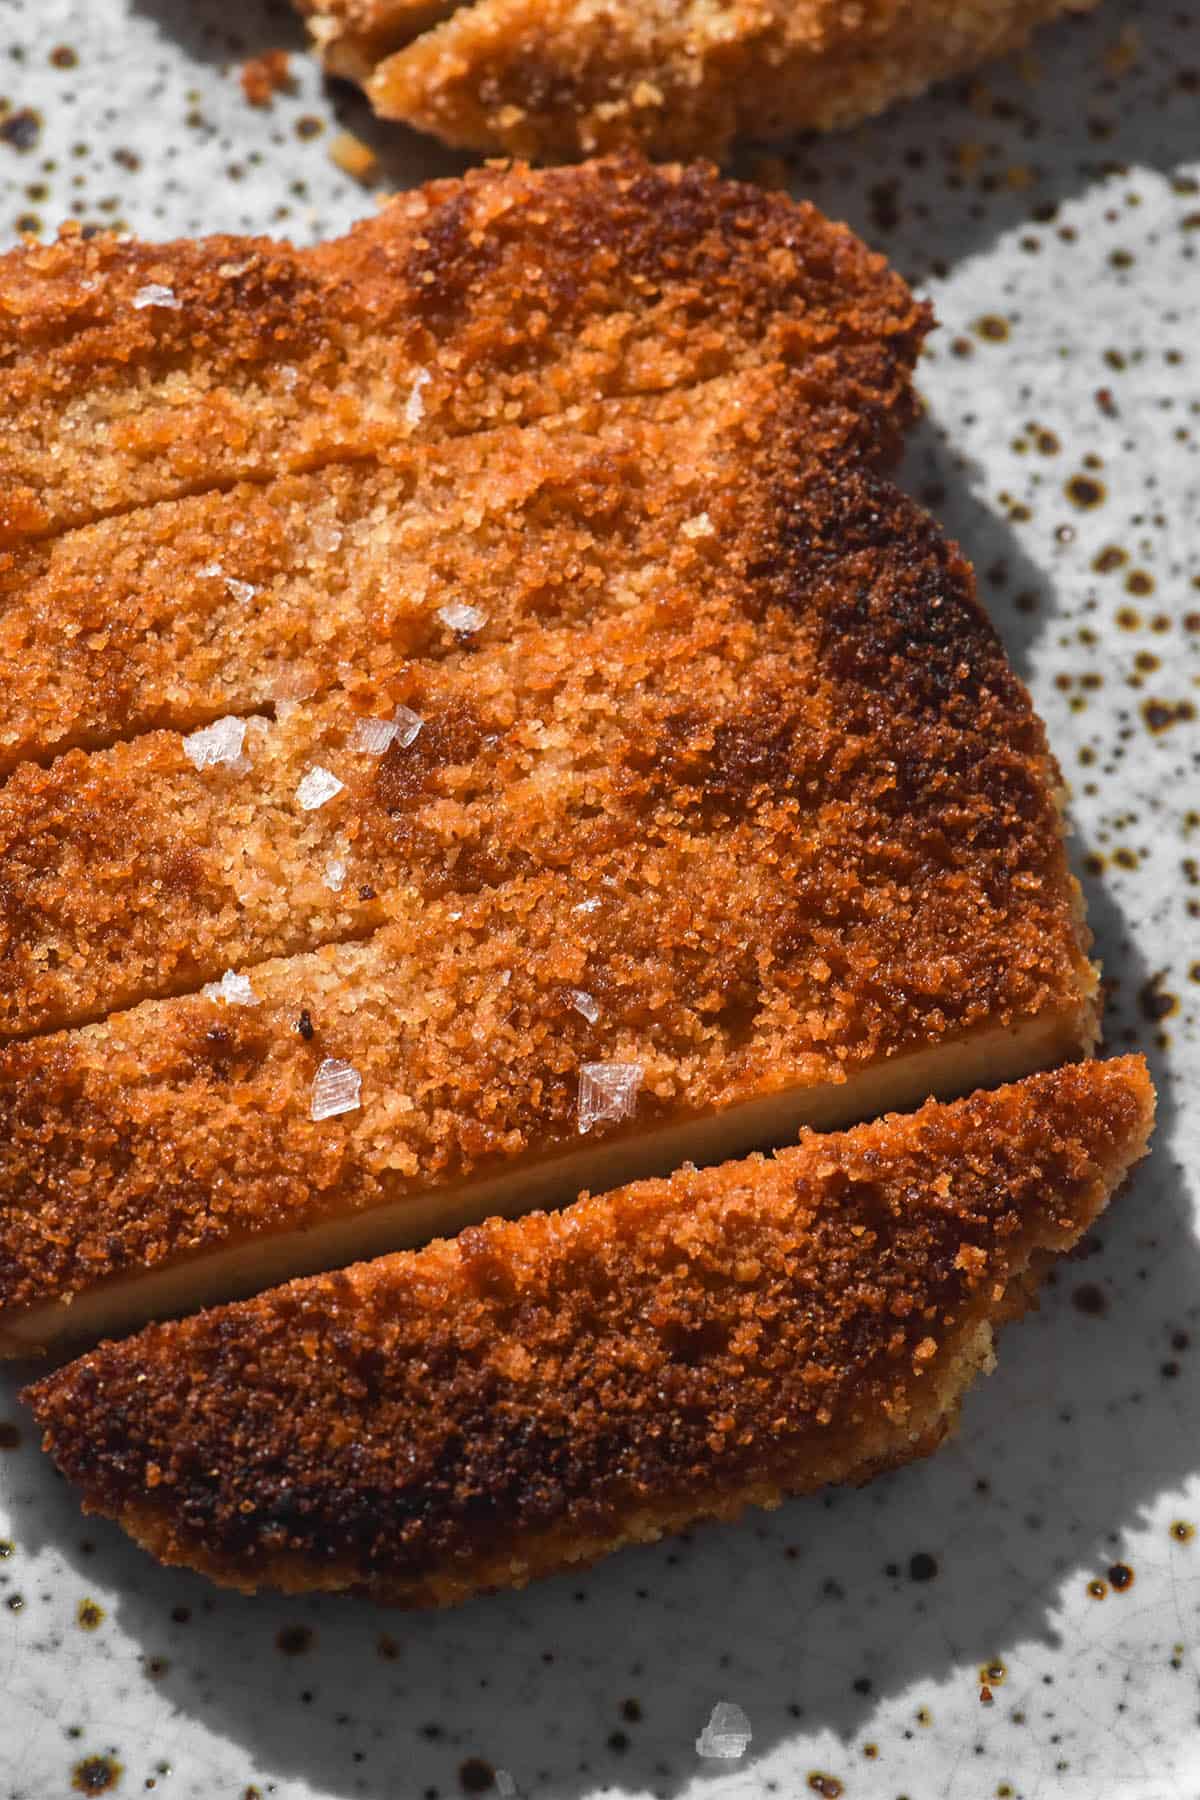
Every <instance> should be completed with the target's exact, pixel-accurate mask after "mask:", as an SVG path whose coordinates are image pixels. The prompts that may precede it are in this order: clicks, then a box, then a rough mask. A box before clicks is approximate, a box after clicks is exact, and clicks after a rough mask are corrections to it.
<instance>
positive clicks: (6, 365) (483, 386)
mask: <svg viewBox="0 0 1200 1800" xmlns="http://www.w3.org/2000/svg"><path fill="white" fill-rule="evenodd" d="M928 325H929V315H928V309H927V307H925V306H924V305H922V304H920V303H918V302H917V301H915V300H914V299H913V297H912V295H911V294H910V293H909V291H908V289H907V288H906V287H905V285H904V283H903V282H902V281H901V280H900V278H899V277H898V276H896V275H894V274H892V273H891V271H890V270H888V268H887V266H886V264H885V263H884V262H883V260H882V258H880V257H877V256H873V255H872V254H871V253H870V252H869V251H868V250H867V249H866V248H865V247H864V245H862V244H861V243H860V242H859V241H858V239H856V238H855V237H854V236H853V235H852V234H851V233H850V232H849V231H848V230H847V229H846V228H845V227H844V226H840V225H831V224H830V223H829V222H828V220H826V219H824V218H822V217H821V215H820V214H819V213H817V212H816V211H815V209H814V208H812V207H810V206H806V205H795V204H793V203H792V202H791V201H789V200H787V199H784V198H782V197H780V196H777V195H768V194H764V193H763V192H761V191H760V190H759V189H757V188H754V187H748V186H740V185H738V184H735V183H731V182H723V181H720V180H719V179H718V178H717V176H716V174H715V171H713V170H712V169H709V168H707V167H695V168H690V169H680V168H670V167H668V168H651V167H649V166H648V165H647V164H645V163H643V162H641V161H639V160H637V159H618V160H615V161H607V162H595V163H592V164H590V165H588V166H587V167H585V168H576V169H560V170H552V171H549V172H545V173H540V174H539V173H531V172H530V171H529V170H528V169H525V168H522V167H519V166H517V167H500V166H493V167H489V168H486V169H479V170H475V171H473V172H472V173H470V174H468V175H467V176H465V177H464V178H463V179H462V180H461V181H445V182H435V183H431V184H430V185H429V186H427V187H424V188H420V189H416V190H414V191H412V192H410V193H406V194H402V195H400V196H398V197H397V198H396V199H395V200H394V201H393V202H392V203H391V205H390V206H388V207H387V208H386V210H384V211H383V212H382V213H380V214H379V215H378V216H377V217H376V218H373V219H370V220H367V221H365V222H363V223H361V224H359V225H356V226H355V227H354V228H353V230H351V231H350V232H349V233H347V235H346V236H345V237H342V238H337V239H334V240H333V241H332V242H329V243H324V244H318V245H315V246H313V247H312V248H311V249H304V250H297V249H295V248H293V247H292V246H291V245H289V244H285V243H274V242H271V241H268V240H264V239H257V238H254V239H251V238H233V237H227V238H209V239H202V240H199V241H197V242H180V243H174V244H147V243H141V242H138V241H136V240H133V239H127V238H118V237H107V238H106V237H97V238H94V239H90V240H85V239H84V238H82V237H79V236H75V237H67V238H64V239H62V240H60V241H59V242H58V243H57V244H53V245H48V246H28V247H25V248H23V249H18V250H13V251H10V252H9V253H8V254H7V255H6V256H4V257H0V410H2V411H3V415H4V418H5V432H4V439H3V443H2V444H0V550H2V549H3V547H4V546H5V545H9V546H13V547H16V548H17V549H18V550H19V548H20V546H21V544H22V542H23V541H24V540H25V539H27V538H29V537H31V536H39V535H40V536H45V535H49V534H52V533H54V532H56V531H61V530H64V529H66V528H68V527H71V526H78V525H83V524H86V523H88V522H89V521H91V520H95V519H97V518H101V517H103V516H105V515H106V514H109V513H115V512H121V511H129V510H131V509H132V508H134V507H136V506H139V505H145V504H149V503H151V502H154V501H159V500H167V499H171V498H177V497H179V496H181V495H186V494H195V493H202V492H207V491H210V490H213V489H222V488H228V487H231V486H233V485H234V484H235V483H237V482H238V481H241V480H247V479H249V480H256V481H265V480H268V479H270V478H271V477H274V476H277V475H281V474H286V473H289V472H298V471H302V470H306V469H313V468H318V467H321V466H323V465H324V464H326V463H331V462H338V461H342V462H346V461H362V460H366V459H369V458H371V457H377V456H386V455H387V454H388V453H390V452H391V451H393V450H395V449H397V448H403V447H404V446H405V445H407V444H408V443H410V442H411V441H413V440H420V441H421V442H435V441H439V440H441V439H444V438H447V437H451V436H459V435H462V434H465V433H468V432H472V431H479V430H483V429H486V428H489V427H494V426H496V425H500V424H505V423H511V424H520V423H527V422H529V421H531V420H533V419H538V418H542V417H545V416H547V415H550V414H555V413H559V412H562V411H564V410H566V409H568V408H570V407H571V406H574V405H576V404H577V403H579V402H580V401H593V400H597V399H603V398H606V397H607V398H611V397H614V396H620V395H634V394H650V393H659V392H663V391H665V390H668V389H672V388H677V387H683V386H688V385H691V384H693V383H695V382H697V381H702V380H706V379H709V378H711V377H712V376H715V375H719V374H722V373H725V372H728V371H730V370H735V369H740V368H748V367H757V366H762V365H763V364H772V363H776V362H783V363H786V364H788V365H790V366H792V367H794V368H796V369H798V370H801V371H802V372H803V373H804V375H805V377H806V378H807V380H808V381H809V382H810V384H811V387H812V391H813V393H814V394H818V393H823V394H824V395H826V396H827V398H829V399H831V400H832V401H833V402H834V403H835V404H838V405H841V406H843V407H846V408H848V409H861V411H862V413H863V415H864V421H865V422H867V421H875V422H876V423H877V424H878V427H879V429H880V433H881V436H882V439H883V441H884V443H885V444H889V443H890V444H893V445H894V443H895V433H896V427H897V425H898V426H899V427H900V428H903V426H904V425H905V424H906V423H907V422H908V420H909V418H910V417H911V415H912V407H913V403H912V396H911V390H910V376H911V370H912V364H913V360H914V358H915V356H916V353H917V350H918V348H919V345H920V341H921V338H922V337H923V335H924V333H925V331H926V330H927V329H928ZM2 575H3V570H2V568H0V579H2Z"/></svg>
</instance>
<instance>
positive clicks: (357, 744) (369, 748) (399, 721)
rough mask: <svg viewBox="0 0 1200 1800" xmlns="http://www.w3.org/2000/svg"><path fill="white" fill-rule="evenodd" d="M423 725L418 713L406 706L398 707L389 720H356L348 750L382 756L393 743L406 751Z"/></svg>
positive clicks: (365, 754) (366, 754)
mask: <svg viewBox="0 0 1200 1800" xmlns="http://www.w3.org/2000/svg"><path fill="white" fill-rule="evenodd" d="M424 723H425V721H424V719H423V718H422V717H421V715H420V713H415V712H413V711H412V709H411V708H410V707H407V706H398V707H397V708H396V710H395V712H394V713H393V714H392V716H391V718H390V719H356V720H355V722H354V730H353V731H352V732H351V734H350V748H351V749H352V750H357V751H359V752H360V753H361V754H362V755H364V756H382V755H383V754H384V752H385V751H386V750H390V749H391V747H392V745H393V744H394V743H395V744H399V746H400V748H401V749H402V750H407V749H408V746H409V745H410V744H411V743H413V742H414V741H415V739H416V738H417V737H418V736H419V735H420V731H421V727H422V725H424Z"/></svg>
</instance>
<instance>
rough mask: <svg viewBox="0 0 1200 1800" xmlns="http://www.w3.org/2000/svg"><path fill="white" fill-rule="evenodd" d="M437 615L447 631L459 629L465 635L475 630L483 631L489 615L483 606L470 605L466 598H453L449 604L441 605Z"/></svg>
mask: <svg viewBox="0 0 1200 1800" xmlns="http://www.w3.org/2000/svg"><path fill="white" fill-rule="evenodd" d="M437 616H438V618H439V619H440V620H441V621H442V624H443V625H444V626H445V627H446V630H447V631H459V632H461V633H462V634H463V636H464V637H466V636H469V635H470V633H471V632H473V631H482V629H483V627H484V626H485V625H486V624H487V617H488V616H487V614H486V613H485V612H484V611H483V609H482V608H481V607H478V606H468V605H467V603H466V601H465V600H452V601H451V602H450V604H449V606H439V607H438V614H437Z"/></svg>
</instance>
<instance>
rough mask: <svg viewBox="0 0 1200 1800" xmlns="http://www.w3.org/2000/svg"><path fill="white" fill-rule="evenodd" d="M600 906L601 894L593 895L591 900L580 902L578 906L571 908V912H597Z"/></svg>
mask: <svg viewBox="0 0 1200 1800" xmlns="http://www.w3.org/2000/svg"><path fill="white" fill-rule="evenodd" d="M599 904H600V896H599V894H593V895H592V898H591V899H590V900H581V901H580V902H579V904H578V906H573V907H572V908H571V911H572V912H595V910H596V908H597V907H598V906H599Z"/></svg>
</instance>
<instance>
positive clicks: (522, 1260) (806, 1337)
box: [25, 1057, 1154, 1607]
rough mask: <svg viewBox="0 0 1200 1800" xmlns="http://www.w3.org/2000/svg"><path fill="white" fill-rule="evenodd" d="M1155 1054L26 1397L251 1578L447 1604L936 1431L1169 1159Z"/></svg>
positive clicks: (280, 1303)
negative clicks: (1075, 1249)
mask: <svg viewBox="0 0 1200 1800" xmlns="http://www.w3.org/2000/svg"><path fill="white" fill-rule="evenodd" d="M1153 1116H1154V1095H1153V1089H1152V1087H1151V1085H1150V1081H1149V1078H1148V1075H1147V1072H1146V1067H1145V1064H1144V1062H1143V1061H1142V1059H1141V1058H1140V1057H1125V1058H1122V1059H1120V1060H1118V1061H1113V1062H1106V1063H1103V1062H1102V1063H1096V1062H1091V1063H1083V1064H1078V1065H1075V1066H1073V1067H1069V1068H1065V1069H1059V1070H1057V1071H1055V1072H1053V1073H1050V1074H1046V1075H1041V1076H1034V1077H1031V1078H1030V1079H1027V1080H1025V1081H1022V1082H1020V1083H1018V1084H1016V1085H1015V1086H1012V1087H1007V1088H1002V1089H1000V1090H999V1091H998V1092H990V1093H977V1094H974V1095H973V1096H972V1097H971V1098H970V1099H968V1100H964V1101H960V1102H957V1103H955V1104H952V1105H938V1104H935V1103H933V1102H931V1103H929V1104H928V1105H926V1106H923V1107H922V1108H921V1110H920V1111H919V1112H917V1113H915V1114H913V1115H911V1116H892V1117H889V1118H884V1119H880V1120H878V1121H876V1122H875V1123H873V1124H870V1125H864V1126H861V1127H859V1128H858V1129H857V1130H854V1131H850V1132H846V1133H844V1134H838V1135H832V1136H813V1135H811V1134H806V1135H805V1136H804V1137H803V1138H802V1140H801V1141H800V1143H799V1145H798V1146H796V1147H795V1148H792V1149H787V1150H782V1151H780V1152H779V1153H777V1154H776V1155H775V1156H774V1157H773V1158H772V1159H770V1160H762V1159H752V1160H751V1161H749V1162H743V1163H728V1164H726V1165H725V1166H724V1167H721V1168H711V1169H705V1170H694V1169H693V1170H686V1169H685V1170H680V1171H679V1172H677V1173H676V1174H674V1175H673V1176H672V1177H671V1178H670V1179H669V1180H666V1181H660V1182H645V1183H641V1184H639V1185H637V1186H633V1187H627V1188H625V1189H623V1190H621V1191H618V1192H614V1193H604V1194H601V1195H599V1196H597V1197H596V1198H593V1199H581V1200H580V1201H578V1202H577V1203H576V1204H575V1205H573V1206H570V1207H568V1208H567V1209H566V1211H564V1212H562V1213H559V1214H557V1215H552V1216H547V1215H546V1214H532V1215H527V1216H525V1217H523V1218H521V1219H520V1220H518V1221H517V1222H515V1223H504V1222H502V1221H499V1220H490V1221H489V1222H488V1223H487V1224H486V1225H481V1226H479V1227H477V1228H472V1229H470V1230H467V1231H464V1232H462V1233H461V1234H460V1236H459V1237H458V1238H456V1239H454V1240H453V1241H450V1242H447V1241H440V1242H436V1243H432V1244H430V1245H428V1246H427V1248H425V1249H424V1250H422V1251H420V1252H417V1253H416V1254H412V1255H396V1256H391V1257H386V1258H383V1259H381V1260H379V1261H376V1262H371V1263H360V1264H358V1265H356V1266H354V1267H352V1268H348V1269H345V1270H343V1271H341V1272H338V1273H335V1274H322V1275H319V1276H317V1277H316V1278H315V1279H312V1280H308V1281H298V1282H294V1283H292V1284H291V1285H290V1286H287V1287H281V1288H276V1289H274V1290H273V1291H271V1292H268V1293H264V1294H261V1295H260V1296H259V1297H258V1298H256V1299H254V1300H252V1301H249V1302H247V1303H245V1304H242V1305H234V1306H226V1307H219V1308H216V1309H214V1310H212V1311H210V1312H206V1313H202V1314H201V1315H200V1316H199V1317H196V1318H191V1319H187V1320H184V1321H182V1322H180V1323H176V1324H170V1325H160V1326H152V1327H150V1328H149V1329H148V1330H146V1331H145V1332H143V1333H142V1334H141V1335H139V1336H138V1337H135V1338H133V1339H132V1340H131V1341H127V1342H124V1343H110V1344H105V1345H102V1346H101V1347H100V1348H99V1349H97V1350H95V1351H93V1352H92V1353H91V1354H89V1355H87V1356H84V1357H82V1358H81V1359H80V1360H78V1361H76V1362H73V1363H70V1364H68V1365H67V1366H66V1367H65V1368H61V1369H59V1370H58V1371H56V1372H55V1373H53V1374H50V1375H47V1376H45V1377H44V1378H43V1379H42V1380H40V1381H39V1382H37V1383H36V1384H35V1385H34V1386H33V1387H32V1388H30V1389H29V1390H28V1391H27V1393H26V1395H25V1398H26V1400H27V1401H28V1403H29V1405H30V1406H31V1407H32V1409H33V1413H34V1417H35V1419H36V1420H37V1422H38V1424H39V1425H40V1426H41V1427H42V1430H43V1432H44V1434H45V1436H44V1444H45V1447H46V1449H47V1450H48V1451H49V1453H50V1454H51V1456H52V1457H53V1458H54V1460H55V1462H56V1463H57V1465H58V1467H59V1468H60V1470H61V1471H62V1472H63V1474H64V1475H66V1476H67V1477H68V1478H69V1479H70V1480H71V1481H73V1482H74V1483H75V1484H76V1485H77V1487H78V1488H79V1490H80V1493H81V1495H82V1498H83V1503H84V1507H85V1509H86V1510H87V1511H89V1512H97V1513H101V1514H104V1515H106V1516H108V1517H110V1518H113V1519H116V1520H117V1521H118V1523H119V1524H121V1525H122V1526H123V1527H124V1529H125V1530H126V1531H127V1532H129V1533H130V1534H131V1535H132V1536H133V1537H134V1538H135V1539H136V1540H137V1541H138V1542H139V1543H140V1544H142V1545H143V1546H145V1548H146V1549H148V1550H150V1551H151V1552H152V1553H153V1554H154V1555H155V1556H156V1557H158V1558H159V1559H160V1560H161V1561H162V1562H164V1563H167V1564H175V1565H182V1566H184V1567H187V1568H191V1569H196V1570H199V1571H201V1572H202V1573H203V1574H205V1575H208V1576H210V1577H211V1578H212V1579H214V1580H215V1581H218V1582H220V1583H222V1584H225V1585H228V1586H231V1587H235V1588H240V1589H243V1590H247V1591H253V1590H254V1589H257V1588H278V1589H283V1590H285V1591H288V1592H293V1593H294V1592H301V1591H304V1590H312V1589H327V1590H339V1589H352V1590H354V1591H356V1592H360V1593H366V1594H370V1595H372V1596H374V1597H375V1598H377V1599H380V1600H383V1601H387V1602H391V1603H394V1604H398V1605H402V1606H412V1607H416V1606H442V1605H449V1604H453V1603H455V1602H457V1601H461V1600H464V1599H466V1598H468V1597H469V1596H471V1595H472V1594H475V1593H478V1592H482V1591H488V1590H494V1589H497V1588H509V1587H523V1586H524V1585H525V1584H526V1583H527V1582H528V1581H529V1580H531V1579H533V1578H534V1577H537V1576H542V1575H548V1574H553V1573H555V1572H557V1571H561V1570H565V1569H578V1567H579V1566H580V1565H581V1564H584V1563H588V1562H591V1561H594V1560H595V1559H596V1558H598V1557H599V1556H602V1555H604V1554H606V1553H607V1552H609V1551H612V1550H616V1549H619V1548H621V1547H622V1546H624V1545H629V1544H634V1543H644V1542H647V1541H652V1540H654V1539H656V1538H658V1537H661V1536H662V1535H663V1533H664V1532H670V1531H677V1530H680V1529H682V1528H684V1527H685V1526H687V1525H690V1524H693V1523H695V1522H696V1521H698V1520H700V1519H704V1518H723V1519H728V1518H732V1517H734V1516H736V1515H737V1514H738V1513H739V1512H740V1511H741V1510H742V1509H743V1508H744V1507H745V1506H747V1505H755V1506H766V1507H773V1506H776V1505H778V1504H779V1502H780V1500H781V1499H782V1498H783V1496H784V1495H785V1494H787V1493H797V1492H808V1491H811V1490H813V1489H815V1488H819V1487H823V1486H824V1485H826V1484H827V1483H830V1482H845V1481H849V1482H856V1483H857V1482H862V1481H865V1480H868V1479H869V1478H870V1477H871V1476H873V1475H876V1474H878V1473H879V1472H880V1471H881V1470H883V1469H887V1468H893V1467H895V1466H897V1465H898V1464H902V1463H905V1462H908V1461H910V1460H912V1459H913V1458H915V1457H919V1456H923V1455H925V1454H927V1453H928V1452H930V1451H931V1450H933V1449H935V1448H936V1447H937V1445H938V1444H939V1443H940V1442H941V1441H942V1439H943V1438H944V1437H945V1435H946V1434H947V1432H948V1431H949V1430H950V1429H952V1428H953V1426H954V1423H955V1421H956V1417H957V1413H958V1408H959V1403H960V1401H961V1398H962V1395H963V1393H964V1391H965V1390H966V1389H967V1388H968V1387H969V1386H970V1385H971V1383H972V1382H973V1381H974V1379H975V1378H976V1377H977V1376H978V1375H979V1374H980V1373H983V1372H985V1371H988V1370H990V1369H991V1368H992V1366H993V1362H994V1332H995V1329H996V1327H997V1326H998V1325H1000V1324H1002V1323H1004V1322H1005V1321H1006V1320H1008V1319H1009V1318H1011V1317H1012V1316H1013V1315H1015V1314H1019V1313H1020V1312H1021V1311H1023V1310H1024V1309H1025V1307H1026V1306H1027V1305H1029V1304H1030V1303H1031V1302H1032V1301H1033V1300H1034V1298H1035V1294H1036V1288H1037V1284H1038V1280H1039V1278H1040V1276H1041V1274H1042V1272H1043V1271H1044V1269H1045V1268H1046V1266H1047V1264H1048V1263H1049V1262H1050V1260H1051V1259H1052V1258H1054V1257H1055V1256H1058V1255H1061V1254H1062V1253H1064V1252H1065V1251H1067V1250H1069V1249H1070V1248H1071V1246H1072V1245H1073V1244H1075V1243H1076V1242H1077V1241H1078V1240H1079V1238H1080V1237H1081V1236H1082V1235H1083V1233H1084V1232H1085V1231H1086V1230H1087V1229H1088V1227H1089V1226H1090V1225H1091V1224H1092V1223H1093V1222H1094V1221H1095V1219H1096V1218H1097V1216H1098V1215H1099V1214H1100V1212H1101V1211H1102V1210H1103V1208H1104V1206H1105V1205H1106V1203H1107V1201H1108V1199H1109V1197H1110V1195H1111V1194H1112V1192H1113V1190H1114V1189H1115V1188H1116V1186H1117V1185H1118V1184H1119V1183H1120V1181H1121V1180H1122V1179H1123V1178H1124V1176H1125V1175H1126V1173H1127V1172H1128V1170H1129V1168H1130V1167H1131V1165H1132V1164H1134V1163H1135V1162H1136V1161H1137V1160H1138V1158H1139V1157H1141V1156H1142V1155H1143V1153H1144V1152H1145V1149H1146V1145H1147V1141H1148V1138H1149V1135H1150V1131H1151V1128H1152V1124H1153Z"/></svg>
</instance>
